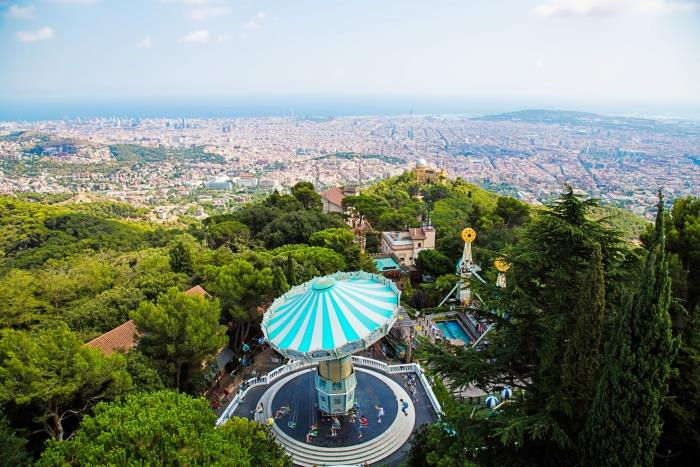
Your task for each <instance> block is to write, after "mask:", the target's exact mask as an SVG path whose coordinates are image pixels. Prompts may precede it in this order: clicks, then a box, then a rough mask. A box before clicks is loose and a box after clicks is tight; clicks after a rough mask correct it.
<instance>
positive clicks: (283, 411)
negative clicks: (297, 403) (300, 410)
mask: <svg viewBox="0 0 700 467" xmlns="http://www.w3.org/2000/svg"><path fill="white" fill-rule="evenodd" d="M291 411H292V409H290V408H289V406H288V405H283V406H282V407H280V408H279V410H277V412H275V420H277V419H278V418H280V417H284V416H285V415H287V414H288V413H289V412H291Z"/></svg>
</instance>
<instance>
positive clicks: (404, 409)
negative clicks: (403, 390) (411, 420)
mask: <svg viewBox="0 0 700 467" xmlns="http://www.w3.org/2000/svg"><path fill="white" fill-rule="evenodd" d="M399 404H400V405H401V412H403V414H404V415H405V416H407V417H408V402H406V401H405V400H403V399H399Z"/></svg>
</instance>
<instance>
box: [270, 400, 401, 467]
mask: <svg viewBox="0 0 700 467" xmlns="http://www.w3.org/2000/svg"><path fill="white" fill-rule="evenodd" d="M399 417H401V418H400V419H398V423H395V424H392V426H391V427H390V428H389V429H388V430H387V431H385V432H384V433H382V434H381V435H380V436H377V437H376V438H373V439H371V440H369V441H367V442H365V443H362V444H357V445H354V446H346V447H338V448H324V447H320V446H316V445H314V444H306V443H302V442H299V441H296V440H294V439H291V438H289V437H287V436H284V435H283V434H282V433H280V432H281V430H279V431H278V430H276V434H277V439H278V441H279V442H280V443H281V444H282V445H283V446H284V448H285V450H286V451H287V452H288V453H289V454H290V455H291V456H292V458H293V460H294V463H295V464H296V465H301V466H307V465H308V466H312V465H339V464H361V463H364V462H368V463H372V462H376V461H379V460H381V459H383V458H385V457H387V456H388V455H389V454H391V453H393V452H395V451H396V450H397V449H399V448H400V447H401V446H402V445H403V444H404V443H405V442H406V441H407V440H408V438H409V437H410V436H411V432H412V431H413V426H414V424H415V415H412V414H411V413H410V412H409V416H408V417H403V416H401V415H399Z"/></svg>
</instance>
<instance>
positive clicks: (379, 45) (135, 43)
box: [0, 0, 700, 118]
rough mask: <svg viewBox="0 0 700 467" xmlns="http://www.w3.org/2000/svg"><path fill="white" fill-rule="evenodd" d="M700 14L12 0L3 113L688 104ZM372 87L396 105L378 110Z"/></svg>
mask: <svg viewBox="0 0 700 467" xmlns="http://www.w3.org/2000/svg"><path fill="white" fill-rule="evenodd" d="M699 25H700V3H698V2H697V1H680V0H641V1H636V2H635V1H628V0H534V1H528V2H505V1H504V2H497V3H491V2H488V3H487V2H478V3H470V4H462V3H459V2H437V3H431V4H430V5H428V4H425V3H422V2H393V1H392V2H381V3H379V4H375V3H370V2H365V1H358V2H348V3H343V4H333V5H332V6H331V5H328V4H325V3H323V2H315V1H302V2H293V3H292V2H275V1H263V2H255V3H252V2H232V1H224V0H220V1H218V0H161V1H149V2H129V1H125V2H110V1H107V0H103V1H100V0H94V1H93V0H52V1H49V0H47V1H20V0H17V1H1V2H0V44H1V45H0V56H2V58H3V62H4V65H3V67H2V68H1V69H0V89H1V91H0V103H3V102H4V104H3V105H2V106H1V107H5V111H4V113H5V115H0V118H13V117H14V114H13V113H12V111H13V108H15V107H17V106H18V105H19V103H23V105H24V106H28V107H31V106H32V105H34V106H37V107H38V106H41V107H47V106H48V107H50V106H54V107H57V108H58V110H57V115H59V114H60V113H61V112H60V110H62V109H65V113H66V114H71V115H76V114H79V113H81V112H78V111H77V110H75V109H76V107H75V106H76V105H77V104H76V102H77V103H92V104H93V105H97V104H104V105H105V106H107V107H109V105H108V104H109V103H112V104H114V103H115V102H123V101H129V102H131V101H133V102H134V103H138V102H141V103H142V104H143V103H146V102H148V103H152V102H158V101H170V100H177V99H181V100H183V101H187V100H191V101H198V100H201V101H206V100H207V99H209V100H211V101H212V102H215V101H216V100H217V99H220V98H224V100H225V98H228V99H229V100H230V101H231V102H240V101H241V100H246V99H247V101H249V102H250V103H252V104H255V102H256V100H265V99H263V98H267V101H268V103H270V102H273V101H275V99H276V100H277V102H275V103H274V104H270V105H269V111H268V112H267V114H269V115H278V114H279V113H280V112H281V111H289V110H293V108H294V106H295V104H294V103H295V102H304V101H305V100H314V99H315V100H316V101H319V102H322V101H324V100H330V101H334V102H336V104H334V106H335V107H336V108H337V111H335V112H331V111H332V110H334V109H331V111H329V110H328V106H325V107H324V106H320V107H319V109H318V113H319V114H323V113H326V114H328V113H333V114H336V115H342V114H358V113H366V114H371V113H387V114H396V113H408V112H410V111H411V110H415V111H416V112H417V113H421V111H423V112H425V113H470V112H473V113H488V112H490V111H506V110H516V109H517V108H518V107H519V108H525V107H535V108H537V107H558V108H571V109H577V110H579V109H580V110H589V111H600V112H604V113H645V114H648V115H673V116H687V117H691V118H692V117H697V115H695V114H694V112H693V110H694V109H695V108H697V107H698V104H699V103H700V84H699V83H700V63H698V61H697V60H693V57H697V56H700V28H698V26H699ZM236 99H238V100H236ZM363 99H364V101H363ZM382 99H383V101H382ZM377 100H378V101H382V102H384V103H385V104H386V105H381V106H380V105H376V104H375V107H376V111H374V110H373V107H372V105H371V104H373V103H374V101H377ZM353 101H355V102H356V103H357V102H360V103H362V102H365V104H363V105H359V104H358V105H359V108H357V109H356V110H353V108H352V107H351V105H350V104H352V103H353ZM507 101H509V102H511V104H510V106H506V105H504V104H501V103H502V102H507ZM290 102H291V104H290ZM338 102H340V103H343V102H344V103H346V104H347V105H341V104H337V103H338ZM474 102H476V104H474ZM426 103H427V104H426ZM390 104H391V105H390ZM71 105H73V107H70V106H71ZM296 105H297V106H298V107H300V110H299V112H300V113H303V110H304V109H303V105H301V104H296ZM132 107H133V106H132ZM181 107H183V108H186V107H187V106H186V105H184V104H182V105H181ZM244 107H245V106H244ZM307 107H309V106H307ZM114 108H117V107H114ZM127 108H128V106H127ZM8 109H9V110H8ZM346 109H349V110H346ZM200 113H201V112H200ZM243 113H245V112H243ZM87 114H90V112H87ZM93 114H95V113H93ZM131 114H132V115H133V114H137V115H138V109H137V110H134V111H133V112H131ZM258 114H260V113H259V112H258ZM214 116H219V115H214ZM17 118H21V116H20V115H19V114H17Z"/></svg>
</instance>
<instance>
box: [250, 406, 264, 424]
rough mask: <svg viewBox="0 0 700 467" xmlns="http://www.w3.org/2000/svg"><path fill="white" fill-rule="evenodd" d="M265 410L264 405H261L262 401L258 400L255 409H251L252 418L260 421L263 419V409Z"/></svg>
mask: <svg viewBox="0 0 700 467" xmlns="http://www.w3.org/2000/svg"><path fill="white" fill-rule="evenodd" d="M264 410H265V407H264V406H263V403H262V402H260V403H259V404H258V406H257V407H256V408H255V410H251V412H250V413H251V414H253V420H254V421H256V422H260V423H262V420H263V411H264Z"/></svg>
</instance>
